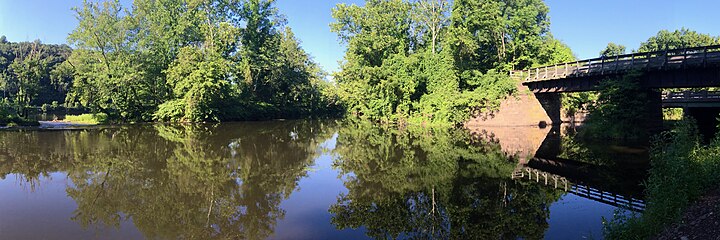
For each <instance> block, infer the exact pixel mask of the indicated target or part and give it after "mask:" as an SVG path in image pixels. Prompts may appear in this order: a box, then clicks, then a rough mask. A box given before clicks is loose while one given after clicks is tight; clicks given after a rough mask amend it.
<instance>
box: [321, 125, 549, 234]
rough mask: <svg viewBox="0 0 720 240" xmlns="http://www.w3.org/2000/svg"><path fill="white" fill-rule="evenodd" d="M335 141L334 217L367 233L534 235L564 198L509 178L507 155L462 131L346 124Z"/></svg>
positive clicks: (540, 231)
mask: <svg viewBox="0 0 720 240" xmlns="http://www.w3.org/2000/svg"><path fill="white" fill-rule="evenodd" d="M337 141H338V143H337V148H336V150H335V151H336V152H337V154H338V156H339V157H338V159H337V160H336V162H335V167H336V168H338V169H339V170H340V172H341V174H342V175H343V177H344V178H345V179H346V181H345V186H346V187H347V188H348V189H349V193H348V194H346V195H341V196H340V197H339V198H338V201H337V203H336V204H335V205H333V206H332V207H331V208H330V212H331V213H333V214H334V216H333V218H332V222H333V224H335V226H336V227H337V228H339V229H345V228H359V227H365V228H366V229H367V235H368V236H369V237H373V238H397V237H403V238H421V239H425V238H441V239H457V238H468V237H472V238H477V239H517V238H526V239H540V238H543V235H544V232H545V229H546V228H547V227H548V223H547V219H548V217H549V206H550V204H551V203H553V202H555V201H557V200H558V199H559V198H560V196H561V195H562V192H560V191H559V190H553V189H550V188H544V187H542V186H540V185H538V184H529V183H523V182H515V181H512V180H510V179H509V176H510V174H511V173H512V171H513V169H514V168H515V165H516V163H515V162H514V161H513V160H511V159H512V157H513V156H506V155H505V154H503V151H502V150H501V149H500V146H499V145H498V144H496V143H487V142H478V141H473V140H471V139H470V135H469V134H468V133H467V132H465V131H462V130H454V129H414V128H410V129H407V130H397V129H389V128H381V127H377V126H373V125H370V124H365V123H357V122H346V123H344V125H343V126H342V127H341V128H340V132H339V138H338V140H337Z"/></svg>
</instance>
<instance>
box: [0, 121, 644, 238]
mask: <svg viewBox="0 0 720 240" xmlns="http://www.w3.org/2000/svg"><path fill="white" fill-rule="evenodd" d="M560 135H561V134H558V133H557V132H556V130H552V131H550V132H549V134H548V137H547V138H546V139H540V140H541V142H542V144H541V146H539V147H538V148H539V149H538V150H537V151H536V152H535V155H537V156H535V158H533V156H522V155H523V154H517V153H511V152H512V151H510V152H508V150H507V149H505V150H504V149H503V143H502V142H501V141H503V139H498V138H495V137H489V138H488V137H487V135H485V137H482V136H480V137H478V136H477V135H476V136H474V137H473V136H472V135H471V134H469V133H468V132H466V131H462V130H428V129H403V130H397V129H384V128H380V127H376V126H372V125H370V124H366V123H356V122H341V121H274V122H258V123H227V124H220V125H214V126H213V125H204V126H189V125H186V126H182V125H178V126H170V125H140V126H122V127H110V128H103V129H88V130H72V131H58V130H52V131H50V130H41V131H2V132H0V239H245V238H247V239H265V238H270V239H364V238H436V239H517V238H523V239H542V238H547V239H581V238H594V239H599V238H602V222H601V218H602V217H606V218H609V217H611V216H612V214H613V212H614V210H615V209H617V206H622V204H617V201H615V202H613V201H607V199H612V196H613V194H615V195H614V197H615V198H614V199H617V198H618V197H619V198H620V199H635V200H634V201H635V202H638V201H640V200H641V199H642V195H641V194H640V192H641V191H642V189H639V188H638V184H637V182H638V181H639V179H636V178H633V177H628V176H629V175H628V172H638V170H637V169H632V168H627V167H623V166H626V165H628V163H627V162H624V161H625V160H623V159H626V158H625V157H623V156H624V155H623V154H619V155H618V154H616V153H609V154H606V155H603V154H604V153H597V152H603V151H597V150H594V149H593V148H592V147H586V146H584V145H582V144H579V143H577V142H575V141H574V140H572V139H571V138H567V137H562V136H560ZM531 148H532V147H531ZM531 151H532V150H531ZM605 152H607V151H605ZM600 155H602V157H595V156H600ZM636 155H637V154H636ZM639 155H642V154H639ZM540 157H542V158H540ZM573 157H575V158H577V159H571V158H573ZM578 159H580V160H578ZM598 159H600V160H598ZM613 159H615V160H617V161H615V160H613ZM618 159H619V160H618ZM563 167H564V168H563ZM560 174H565V175H560ZM631 175H632V174H631ZM535 176H539V177H535ZM548 177H549V178H550V180H549V181H550V182H549V183H546V180H545V179H547V178H548ZM553 177H555V178H553ZM557 179H559V180H560V184H559V185H556V184H555V180H557ZM633 179H634V180H633ZM563 180H565V181H567V182H565V183H563ZM585 188H587V189H588V190H591V191H587V193H588V194H587V195H586V194H585V193H586V192H585V191H584V190H583V189H585ZM593 191H594V193H595V195H593V194H592V193H593ZM598 192H599V193H600V195H604V196H605V198H602V196H601V197H597V196H598V194H597V193H598ZM593 196H595V197H593ZM608 196H610V198H608ZM628 206H630V205H628Z"/></svg>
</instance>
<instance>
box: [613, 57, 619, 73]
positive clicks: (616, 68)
mask: <svg viewBox="0 0 720 240" xmlns="http://www.w3.org/2000/svg"><path fill="white" fill-rule="evenodd" d="M618 65H620V55H616V56H615V70H614V72H617V70H618Z"/></svg>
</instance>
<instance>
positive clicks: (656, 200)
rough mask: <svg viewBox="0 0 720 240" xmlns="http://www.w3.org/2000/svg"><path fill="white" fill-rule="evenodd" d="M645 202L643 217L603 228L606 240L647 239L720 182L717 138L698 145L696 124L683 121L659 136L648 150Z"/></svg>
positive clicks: (718, 139) (621, 220)
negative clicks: (649, 155)
mask: <svg viewBox="0 0 720 240" xmlns="http://www.w3.org/2000/svg"><path fill="white" fill-rule="evenodd" d="M650 163H651V165H652V167H651V169H650V177H649V179H648V180H647V183H646V186H647V190H646V192H647V198H646V202H647V203H648V204H647V206H646V208H645V211H644V212H643V214H642V216H629V217H628V216H627V215H621V216H623V217H619V218H615V219H613V220H612V221H611V222H609V223H608V225H607V226H606V237H607V238H609V239H648V238H651V237H653V236H655V235H656V234H658V233H659V232H660V231H662V229H663V228H664V227H665V226H667V225H669V224H671V223H673V222H676V221H677V220H679V219H680V217H681V216H682V213H683V210H684V209H685V208H686V207H687V206H688V205H689V204H690V203H691V202H692V201H694V200H696V199H698V198H699V197H700V196H701V195H702V194H704V193H705V192H706V191H708V190H711V189H714V188H716V187H717V181H718V180H720V174H718V172H719V171H720V137H717V136H716V138H715V140H714V141H713V142H712V143H711V144H710V145H707V146H703V145H702V144H701V139H700V134H699V133H698V130H697V124H696V123H695V121H694V120H692V119H684V120H682V121H681V122H680V123H678V124H676V126H675V128H674V129H673V130H672V131H669V132H665V133H663V134H661V135H659V136H658V137H657V138H655V139H654V141H653V148H652V150H651V162H650Z"/></svg>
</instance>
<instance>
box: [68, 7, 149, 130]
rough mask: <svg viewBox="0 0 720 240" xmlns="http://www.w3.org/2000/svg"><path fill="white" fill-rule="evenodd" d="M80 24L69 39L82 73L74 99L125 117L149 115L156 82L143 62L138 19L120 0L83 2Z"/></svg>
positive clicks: (79, 10)
mask: <svg viewBox="0 0 720 240" xmlns="http://www.w3.org/2000/svg"><path fill="white" fill-rule="evenodd" d="M75 11H76V14H77V18H78V20H79V25H78V27H77V28H76V29H75V30H74V31H73V32H72V33H71V34H70V36H69V37H68V40H69V41H70V43H72V44H73V45H74V46H75V47H76V50H75V51H73V55H72V56H71V57H70V59H69V61H70V62H71V64H72V65H73V66H75V71H76V74H75V76H76V79H75V81H74V88H73V91H72V93H71V94H70V96H69V97H70V102H73V101H76V100H77V101H79V102H81V103H82V104H83V105H85V106H88V107H90V108H91V109H93V110H94V111H99V112H106V113H115V114H117V115H119V117H120V118H122V119H134V120H142V119H148V117H149V115H148V113H149V111H150V110H151V109H153V108H154V106H153V103H154V102H155V99H154V97H156V96H153V94H152V92H153V91H152V86H153V84H152V82H150V81H148V79H147V78H146V72H145V71H143V68H142V65H140V61H139V56H138V55H136V54H134V53H135V52H136V51H137V48H136V41H135V38H134V32H135V31H132V29H133V25H134V22H133V21H132V19H131V17H130V16H128V14H127V12H124V11H123V10H122V5H121V4H120V2H119V1H117V0H116V1H107V2H102V3H92V2H87V1H85V2H83V6H82V8H76V9H75Z"/></svg>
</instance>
